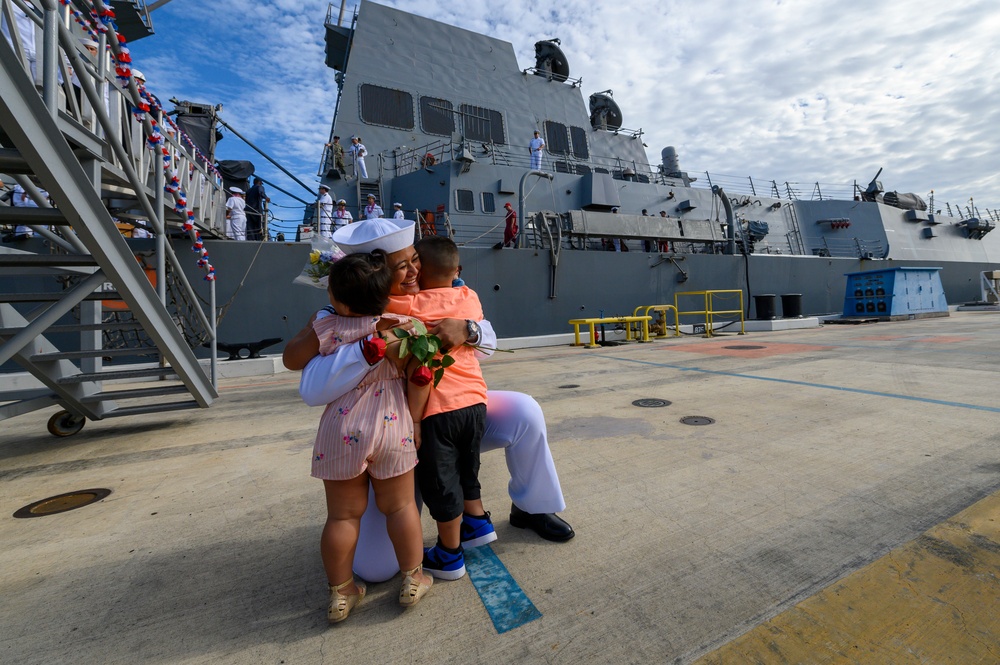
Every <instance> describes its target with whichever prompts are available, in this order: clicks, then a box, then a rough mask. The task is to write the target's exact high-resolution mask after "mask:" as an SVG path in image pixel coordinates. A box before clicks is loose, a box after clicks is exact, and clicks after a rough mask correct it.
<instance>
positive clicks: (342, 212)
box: [333, 199, 354, 231]
mask: <svg viewBox="0 0 1000 665" xmlns="http://www.w3.org/2000/svg"><path fill="white" fill-rule="evenodd" d="M352 222H354V215H352V214H351V211H350V210H348V209H347V201H345V200H344V199H340V200H339V201H337V209H336V210H334V211H333V230H334V231H336V230H337V229H339V228H341V227H343V226H347V225H348V224H351V223H352Z"/></svg>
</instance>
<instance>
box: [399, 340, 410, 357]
mask: <svg viewBox="0 0 1000 665" xmlns="http://www.w3.org/2000/svg"><path fill="white" fill-rule="evenodd" d="M409 348H410V340H409V339H407V338H406V337H404V338H403V339H401V340H399V357H400V358H405V357H406V355H407V353H409Z"/></svg>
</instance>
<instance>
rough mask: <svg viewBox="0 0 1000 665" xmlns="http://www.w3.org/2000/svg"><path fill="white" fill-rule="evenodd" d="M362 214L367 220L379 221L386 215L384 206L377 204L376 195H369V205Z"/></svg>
mask: <svg viewBox="0 0 1000 665" xmlns="http://www.w3.org/2000/svg"><path fill="white" fill-rule="evenodd" d="M362 212H364V218H365V219H379V218H380V217H382V216H383V215H384V214H385V213H384V212H383V211H382V206H380V205H379V204H377V203H375V195H374V194H369V195H368V205H366V206H365V208H364V210H363V211H362Z"/></svg>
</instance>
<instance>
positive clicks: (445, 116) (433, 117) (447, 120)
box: [420, 97, 455, 136]
mask: <svg viewBox="0 0 1000 665" xmlns="http://www.w3.org/2000/svg"><path fill="white" fill-rule="evenodd" d="M454 108H455V107H454V106H452V104H451V102H449V101H448V100H447V99H438V98H436V97H421V98H420V128H421V129H423V130H424V132H425V133H427V134H440V135H441V136H451V134H452V132H454V131H455V114H454V113H453V110H454Z"/></svg>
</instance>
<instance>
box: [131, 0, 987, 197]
mask: <svg viewBox="0 0 1000 665" xmlns="http://www.w3.org/2000/svg"><path fill="white" fill-rule="evenodd" d="M386 4H389V5H391V6H395V7H397V8H399V9H402V10H404V11H409V12H413V13H416V14H419V15H421V16H426V17H429V18H434V19H437V20H441V21H444V22H446V23H450V24H453V25H458V26H460V27H463V28H466V29H469V30H474V31H477V32H484V33H488V34H490V35H492V36H494V37H498V38H500V39H504V40H508V41H510V42H512V44H513V45H514V51H515V53H516V54H517V57H518V66H519V67H521V68H523V67H528V66H531V65H533V64H534V43H535V42H536V41H538V40H539V39H544V38H550V37H559V38H560V39H561V40H562V46H563V50H564V52H565V53H566V55H567V57H568V59H569V62H570V68H571V74H572V75H573V76H575V77H583V80H584V86H583V90H584V94H585V96H586V95H587V94H589V93H590V92H593V91H597V90H604V89H607V88H612V89H614V91H615V99H616V101H618V103H619V105H620V106H621V108H622V111H623V114H624V120H625V126H627V127H631V128H639V127H641V128H642V129H643V130H644V132H645V136H644V140H645V142H646V143H647V144H649V146H650V147H649V156H650V158H651V161H652V162H653V163H656V162H658V161H659V153H660V149H661V148H662V147H664V146H667V145H673V146H676V147H677V151H678V153H679V154H680V157H681V166H682V168H685V169H686V170H689V171H699V170H702V171H703V170H706V169H707V170H709V171H710V172H712V173H713V174H715V173H718V174H730V175H737V176H753V177H754V178H755V179H761V180H769V179H775V180H777V181H779V182H782V181H786V180H788V181H795V182H800V183H812V182H815V181H819V182H821V183H833V184H835V185H846V184H850V183H851V182H852V181H853V180H855V179H856V180H858V181H859V183H860V184H862V186H864V185H866V184H867V182H868V180H869V179H870V178H871V177H872V176H873V175H874V174H875V172H876V171H877V170H878V169H879V168H880V167H884V169H885V170H884V171H883V173H882V176H881V179H882V180H883V182H884V183H885V185H886V187H887V188H889V189H899V190H900V191H914V192H917V193H919V194H921V195H926V194H927V192H928V191H929V190H931V189H934V190H935V191H936V195H937V199H938V201H944V200H949V201H952V202H953V203H959V202H962V203H964V202H965V201H967V199H968V198H969V196H973V195H974V196H976V200H977V202H979V203H980V204H987V205H989V206H990V207H991V208H992V207H1000V168H998V167H1000V159H998V157H997V156H996V155H997V154H998V147H1000V145H998V143H1000V139H998V138H997V137H998V131H997V129H996V128H997V127H1000V104H998V94H997V93H998V89H997V87H998V84H997V80H998V78H1000V77H998V74H1000V71H998V69H1000V65H998V64H997V63H998V62H1000V58H998V54H997V48H996V46H995V44H996V39H995V36H996V35H997V34H998V33H1000V5H997V4H996V3H995V2H994V1H993V0H953V1H951V2H949V3H940V2H938V1H937V0H911V2H907V3H894V2H889V1H888V0H869V1H867V2H861V1H860V0H846V1H842V2H836V3H834V2H828V1H820V0H786V1H781V2H764V1H761V0H748V1H747V2H742V3H738V4H736V3H732V2H730V1H728V0H701V1H699V2H683V1H681V0H669V1H667V2H656V1H654V0H620V1H619V2H615V3H606V2H602V3H594V2H584V1H583V0H563V1H561V2H554V1H552V0H538V1H534V2H527V1H526V0H511V1H509V2H504V1H501V0H471V1H469V2H464V3H456V2H451V1H448V2H445V1H444V0H407V1H406V2H403V1H402V0H397V1H394V2H387V3H386ZM326 8H327V3H326V2H322V1H320V0H310V1H306V2H302V1H298V0H296V1H293V0H278V1H272V2H270V3H249V2H245V1H242V0H217V1H216V2H211V3H202V2H197V1H195V0H176V1H175V2H173V3H171V4H170V5H167V6H166V7H165V8H164V9H162V10H159V11H158V12H156V13H155V14H154V20H155V21H157V24H158V25H160V24H163V25H164V26H167V24H168V23H169V24H170V25H169V27H170V29H171V32H170V33H167V32H166V30H164V31H163V34H158V35H157V36H155V37H153V38H151V39H150V40H149V45H148V47H149V48H148V52H147V51H146V46H145V45H142V42H140V43H139V46H137V47H136V49H135V50H136V52H138V53H140V55H142V54H143V53H144V52H145V53H148V58H147V59H146V60H145V61H144V60H143V59H139V58H137V64H138V66H139V67H140V68H142V69H143V70H144V72H145V73H146V75H147V79H148V80H149V81H150V85H151V87H152V88H153V90H154V91H155V92H157V94H160V96H161V98H166V97H170V96H175V95H176V96H181V97H183V96H188V97H189V98H192V99H198V100H199V101H208V102H213V103H217V102H222V103H224V104H225V111H224V117H225V118H226V119H227V121H229V122H230V123H231V124H233V125H234V126H236V127H237V128H239V129H240V131H241V132H243V133H245V134H246V135H247V136H248V137H250V138H251V140H254V141H255V142H259V143H260V145H261V146H262V147H264V148H265V149H266V150H268V151H269V152H271V153H272V154H273V155H274V156H275V157H276V158H277V159H279V161H281V162H283V163H286V164H287V165H288V166H289V168H291V169H292V170H294V171H295V172H296V173H297V174H299V175H300V177H301V178H302V179H304V180H305V179H309V180H310V181H314V180H315V176H314V173H315V168H316V164H317V162H318V160H319V157H320V153H321V149H322V144H323V142H324V141H325V140H326V137H327V135H328V132H329V128H330V121H331V118H332V115H333V109H334V105H335V102H336V96H335V84H334V80H333V74H334V72H333V71H332V70H330V69H328V68H327V67H326V66H325V64H324V51H323V47H324V44H323V32H324V30H323V18H324V17H325V15H326ZM337 9H339V3H337V5H336V7H335V8H334V15H336V11H337ZM352 11H353V6H350V7H349V8H348V12H347V15H348V16H350V14H351V12H352ZM161 15H162V16H161ZM181 16H184V17H186V18H188V19H190V20H192V21H193V23H192V24H189V27H190V26H192V25H193V27H192V28H191V29H190V32H189V33H181V34H175V33H174V32H173V30H174V25H173V23H174V19H175V18H179V17H181ZM168 18H169V19H170V20H169V21H168V20H166V19H168ZM161 19H164V20H161ZM172 44H173V45H172ZM147 62H148V63H149V64H145V63H147ZM148 69H151V70H153V71H152V72H150V71H147V70H148ZM806 186H808V185H806Z"/></svg>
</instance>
